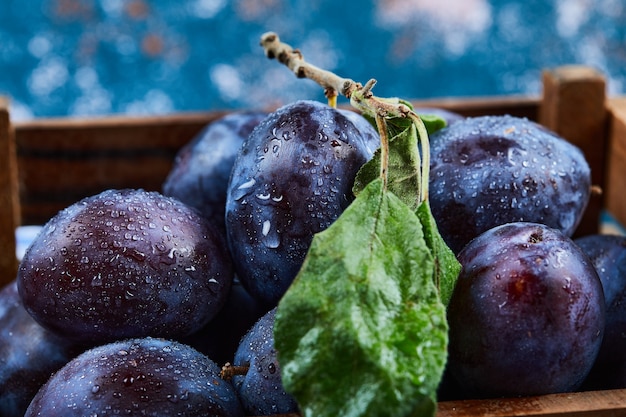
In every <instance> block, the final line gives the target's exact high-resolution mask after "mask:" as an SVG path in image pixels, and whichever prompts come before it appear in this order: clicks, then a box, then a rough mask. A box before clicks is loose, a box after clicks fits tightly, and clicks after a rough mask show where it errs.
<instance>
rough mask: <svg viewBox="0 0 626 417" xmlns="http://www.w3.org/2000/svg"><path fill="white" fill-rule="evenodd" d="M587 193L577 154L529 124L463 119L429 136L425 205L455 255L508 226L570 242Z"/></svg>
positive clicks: (586, 172)
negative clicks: (521, 225) (553, 233)
mask: <svg viewBox="0 0 626 417" xmlns="http://www.w3.org/2000/svg"><path fill="white" fill-rule="evenodd" d="M590 193H591V172H590V168H589V165H588V163H587V161H586V160H585V156H584V155H583V153H582V152H581V151H580V149H579V148H577V147H576V146H574V145H573V144H571V143H569V142H567V141H566V140H565V139H563V138H561V137H559V136H558V135H556V134H555V133H553V132H550V131H549V130H547V129H545V128H544V127H542V126H541V125H539V124H537V123H535V122H532V121H530V120H528V119H524V118H519V117H513V116H481V117H470V118H466V119H463V120H460V121H457V122H455V123H453V124H451V125H450V126H448V127H445V128H443V129H441V130H439V131H437V132H435V133H434V134H433V135H432V136H431V171H430V204H431V208H432V213H433V216H434V218H435V219H436V221H437V226H438V227H439V231H440V233H441V235H442V237H443V238H444V240H445V241H446V243H447V244H448V246H450V248H451V249H452V251H453V252H454V253H458V252H459V251H460V250H461V249H462V248H463V246H464V245H465V244H467V242H469V241H470V240H471V239H473V238H474V237H476V236H478V235H479V234H480V233H482V232H485V231H487V230H488V229H490V228H492V227H494V226H498V225H501V224H504V223H509V222H519V221H523V222H533V223H541V224H545V225H546V226H549V227H552V228H555V229H559V230H561V231H562V232H563V233H565V234H566V235H567V236H572V235H573V233H574V231H575V229H576V227H577V226H578V224H579V222H580V220H581V218H582V215H583V212H584V210H585V208H586V206H587V203H588V201H589V197H590Z"/></svg>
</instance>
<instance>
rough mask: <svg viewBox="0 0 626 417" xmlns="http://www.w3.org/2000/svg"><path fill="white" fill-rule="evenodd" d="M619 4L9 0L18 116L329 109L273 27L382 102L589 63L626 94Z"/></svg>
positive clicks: (11, 91) (3, 50)
mask: <svg viewBox="0 0 626 417" xmlns="http://www.w3.org/2000/svg"><path fill="white" fill-rule="evenodd" d="M624 3H625V2H623V1H621V0H527V1H512V0H492V1H487V0H436V1H432V0H345V1H340V0H305V1H287V0H234V1H227V0H153V1H149V0H2V2H1V3H0V74H1V75H0V94H2V95H8V96H9V97H10V98H11V103H12V104H11V106H12V117H13V118H15V119H27V118H31V117H48V116H68V115H70V116H82V115H106V114H111V113H123V114H160V113H170V112H174V111H194V110H206V109H235V108H250V107H261V106H264V105H267V104H272V105H275V104H281V103H284V102H288V101H292V100H295V99H299V98H312V99H323V96H322V92H321V90H320V89H319V88H318V87H317V86H315V85H313V84H312V82H309V81H303V80H297V79H295V78H294V77H293V76H292V75H291V74H290V73H289V72H288V71H287V70H286V68H284V67H282V66H280V65H278V64H277V63H276V62H275V61H269V60H268V59H267V58H265V57H264V55H263V51H262V49H261V48H260V47H259V46H258V39H259V37H260V35H261V34H262V33H264V32H266V31H269V30H273V31H276V32H278V33H279V34H280V36H281V38H282V39H283V40H284V41H286V42H288V43H290V44H292V45H293V46H296V47H299V48H300V49H302V50H303V52H304V53H305V57H306V58H307V60H308V61H310V62H312V63H315V64H317V65H319V66H322V67H324V68H327V69H331V70H333V71H335V72H337V73H338V74H340V75H342V76H345V77H349V78H352V79H354V80H357V81H362V82H365V81H367V80H368V79H369V78H376V79H377V80H378V85H377V86H376V89H375V93H376V94H377V95H379V96H402V97H405V98H416V99H419V98H432V97H448V96H485V95H500V94H539V93H540V89H541V84H540V79H541V75H540V74H541V70H542V68H548V67H554V66H557V65H563V64H573V63H581V64H587V65H591V66H594V67H596V68H598V69H600V70H601V71H603V72H604V73H605V74H606V75H607V78H608V89H609V93H610V94H623V93H624V91H625V89H626V5H624Z"/></svg>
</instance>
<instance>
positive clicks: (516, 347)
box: [448, 222, 605, 397]
mask: <svg viewBox="0 0 626 417" xmlns="http://www.w3.org/2000/svg"><path fill="white" fill-rule="evenodd" d="M458 258H459V262H460V263H461V265H462V269H461V272H460V274H459V278H458V281H457V285H456V287H455V289H454V292H453V294H452V298H451V300H450V304H449V306H448V322H449V326H450V331H449V336H450V345H449V362H448V369H449V371H450V373H451V374H452V375H453V376H454V377H455V378H456V379H457V381H458V382H459V385H460V386H461V387H462V389H463V390H464V391H465V393H466V394H467V395H468V396H471V397H498V396H524V395H541V394H548V393H555V392H567V391H572V390H575V389H577V388H578V387H580V385H581V384H582V382H583V380H584V379H585V377H586V376H587V374H588V372H589V371H590V369H591V367H592V365H593V363H594V361H595V358H596V356H597V354H598V350H599V348H600V344H601V341H602V334H603V331H604V325H605V313H604V295H603V293H602V285H601V283H600V279H599V278H598V274H597V273H596V271H595V269H594V267H593V265H592V263H591V261H590V259H589V258H588V257H587V256H586V255H585V254H584V253H583V252H582V251H581V250H580V248H578V246H576V244H574V242H573V241H572V240H571V239H570V238H568V237H567V236H565V235H564V234H563V233H561V232H560V231H558V230H556V229H551V228H549V227H547V226H545V225H541V224H535V223H523V222H519V223H510V224H505V225H502V226H498V227H495V228H493V229H490V230H488V231H487V232H485V233H483V234H481V235H480V236H478V237H477V238H475V239H473V240H472V241H471V242H470V243H469V244H468V245H467V246H466V247H465V248H464V249H463V250H462V251H461V252H460V253H459V255H458Z"/></svg>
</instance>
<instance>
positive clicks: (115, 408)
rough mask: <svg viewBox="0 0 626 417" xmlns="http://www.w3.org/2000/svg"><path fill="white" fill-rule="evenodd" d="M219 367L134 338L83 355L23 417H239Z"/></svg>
mask: <svg viewBox="0 0 626 417" xmlns="http://www.w3.org/2000/svg"><path fill="white" fill-rule="evenodd" d="M219 373H220V367H219V366H218V365H217V364H216V363H215V362H213V361H211V360H210V359H209V358H207V357H206V356H204V355H202V354H201V353H199V352H198V351H196V350H194V349H193V348H191V347H189V346H187V345H184V344H181V343H178V342H173V341H168V340H164V339H157V338H149V337H148V338H134V339H129V340H123V341H118V342H113V343H110V344H106V345H103V346H98V347H95V348H93V349H90V350H87V351H85V352H84V353H82V354H81V355H79V356H78V357H76V358H74V359H73V360H72V361H70V362H69V363H67V364H66V365H65V366H64V367H63V368H61V369H60V370H59V371H58V372H57V373H55V374H54V376H52V378H50V380H48V382H46V384H45V385H44V386H43V387H42V388H41V389H40V390H39V391H38V392H37V395H35V397H34V398H33V400H32V402H31V403H30V405H29V407H28V410H27V411H26V414H25V417H34V416H46V417H55V416H59V417H61V416H62V417H73V416H76V417H84V416H108V415H125V416H154V417H157V416H159V417H160V416H179V417H182V416H189V417H192V416H198V417H200V416H202V417H204V416H225V417H236V416H243V412H242V408H241V404H240V403H239V400H238V399H237V395H236V394H235V391H234V389H233V387H232V386H231V385H230V383H228V382H227V381H224V380H222V379H221V378H220V376H219Z"/></svg>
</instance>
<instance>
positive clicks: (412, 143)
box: [353, 119, 420, 210]
mask: <svg viewBox="0 0 626 417" xmlns="http://www.w3.org/2000/svg"><path fill="white" fill-rule="evenodd" d="M394 120H395V119H394ZM404 120H407V119H404ZM417 149H418V147H417V132H416V130H415V126H414V125H413V124H412V123H411V124H409V125H408V126H406V129H404V130H403V131H401V132H399V133H397V134H396V135H395V136H393V137H392V138H391V139H390V141H389V168H388V171H389V172H388V177H387V188H388V189H389V191H391V192H393V193H394V194H395V195H396V196H398V197H399V198H400V200H402V201H403V202H404V203H405V204H406V205H408V206H409V208H411V209H412V210H416V209H417V207H418V206H419V204H420V201H419V187H420V159H419V153H418V151H417ZM379 174H380V149H378V150H377V151H376V152H375V153H374V156H373V158H372V159H370V160H369V161H368V162H367V163H365V165H363V166H362V167H361V169H360V170H359V172H358V173H357V176H356V179H355V180H354V186H353V192H354V194H355V195H358V194H359V193H360V192H361V190H363V188H365V186H366V185H367V184H369V183H370V182H371V181H373V180H375V179H376V178H378V177H379Z"/></svg>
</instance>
